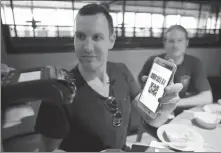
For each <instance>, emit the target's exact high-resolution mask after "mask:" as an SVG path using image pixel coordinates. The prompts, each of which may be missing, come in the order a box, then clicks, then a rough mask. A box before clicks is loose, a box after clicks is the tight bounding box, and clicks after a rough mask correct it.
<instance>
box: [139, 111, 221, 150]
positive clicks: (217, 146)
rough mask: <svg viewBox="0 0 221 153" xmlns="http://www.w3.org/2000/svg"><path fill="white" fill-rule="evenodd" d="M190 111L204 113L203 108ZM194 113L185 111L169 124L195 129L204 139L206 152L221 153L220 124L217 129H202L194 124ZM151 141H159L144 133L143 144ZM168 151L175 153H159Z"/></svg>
mask: <svg viewBox="0 0 221 153" xmlns="http://www.w3.org/2000/svg"><path fill="white" fill-rule="evenodd" d="M190 110H191V111H193V112H200V111H203V110H202V107H195V108H192V109H190ZM193 112H185V111H184V112H183V113H181V114H179V115H178V116H176V117H175V118H174V119H172V120H171V121H170V123H169V124H184V125H186V126H188V127H190V128H192V129H194V130H195V131H197V132H199V133H200V134H201V135H202V137H203V138H204V149H206V150H207V149H209V150H211V151H216V152H220V151H221V124H219V125H218V126H217V127H216V128H215V129H202V128H200V127H198V126H197V125H195V124H194V123H193V122H192V119H193V115H194V113H193ZM147 130H148V129H147ZM151 141H157V139H156V138H154V137H153V136H151V135H149V134H148V133H147V132H145V133H143V135H142V139H141V143H145V144H150V142H151ZM206 150H200V152H203V151H206ZM168 151H170V152H171V151H172V152H174V151H173V150H171V149H169V148H165V149H159V150H158V152H168ZM147 152H148V150H147Z"/></svg>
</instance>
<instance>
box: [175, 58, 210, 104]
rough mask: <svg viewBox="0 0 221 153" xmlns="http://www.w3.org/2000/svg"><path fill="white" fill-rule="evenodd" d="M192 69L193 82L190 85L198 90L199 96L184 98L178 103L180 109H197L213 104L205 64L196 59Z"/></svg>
mask: <svg viewBox="0 0 221 153" xmlns="http://www.w3.org/2000/svg"><path fill="white" fill-rule="evenodd" d="M192 67H193V69H192V80H191V82H190V83H192V85H193V87H194V88H195V89H196V90H197V94H196V95H193V96H190V97H187V98H182V99H181V100H180V102H179V103H178V106H177V107H178V108H183V107H186V108H188V107H195V106H200V105H205V104H210V103H212V102H213V96H212V92H211V87H210V84H209V81H208V79H207V74H206V71H205V69H204V66H203V63H202V62H201V61H200V60H199V59H198V58H194V59H193V64H192Z"/></svg>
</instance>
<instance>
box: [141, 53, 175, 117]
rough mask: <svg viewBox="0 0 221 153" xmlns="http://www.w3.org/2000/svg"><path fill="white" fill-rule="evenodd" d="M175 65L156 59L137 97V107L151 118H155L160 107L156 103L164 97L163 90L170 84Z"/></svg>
mask: <svg viewBox="0 0 221 153" xmlns="http://www.w3.org/2000/svg"><path fill="white" fill-rule="evenodd" d="M176 69H177V67H176V65H175V64H174V63H172V62H170V61H167V60H164V59H162V58H159V57H156V58H155V59H154V61H153V64H152V67H151V70H150V72H149V74H148V78H147V81H146V83H145V86H144V89H143V91H142V93H141V95H140V97H139V102H138V103H137V105H138V107H139V108H141V110H143V111H144V112H145V113H146V114H148V115H149V116H150V117H151V118H155V117H156V116H157V112H158V109H159V106H160V103H159V101H158V99H159V98H161V97H162V96H163V95H164V88H165V87H166V86H168V85H169V84H171V82H172V80H173V76H174V74H175V72H176Z"/></svg>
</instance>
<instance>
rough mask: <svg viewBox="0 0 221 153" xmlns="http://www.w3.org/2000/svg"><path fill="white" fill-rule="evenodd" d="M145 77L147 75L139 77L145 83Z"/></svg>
mask: <svg viewBox="0 0 221 153" xmlns="http://www.w3.org/2000/svg"><path fill="white" fill-rule="evenodd" d="M147 78H148V76H146V75H144V76H142V78H141V80H142V82H143V83H145V82H146V81H147Z"/></svg>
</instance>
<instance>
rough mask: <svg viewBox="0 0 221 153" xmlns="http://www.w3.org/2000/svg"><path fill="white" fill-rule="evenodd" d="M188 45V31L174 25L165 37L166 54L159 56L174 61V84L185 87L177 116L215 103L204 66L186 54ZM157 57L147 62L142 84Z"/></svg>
mask: <svg viewBox="0 0 221 153" xmlns="http://www.w3.org/2000/svg"><path fill="white" fill-rule="evenodd" d="M188 44H189V39H188V33H187V31H186V29H185V28H184V27H182V26H180V25H173V26H171V27H169V28H168V29H167V30H166V32H165V35H164V47H165V50H166V54H161V55H158V56H159V57H161V58H164V59H173V61H174V63H175V64H176V65H177V71H176V73H175V77H174V82H175V83H177V82H180V83H182V84H183V86H184V87H183V89H182V91H181V92H180V93H179V96H180V97H181V100H180V102H179V103H178V105H177V108H176V110H175V114H179V113H180V112H181V111H182V110H184V109H188V108H191V107H195V106H200V105H205V104H209V103H211V102H212V101H213V99H212V93H211V88H210V85H209V82H208V80H207V76H206V72H205V71H204V69H203V64H202V63H201V61H200V60H199V59H198V58H196V57H193V56H190V55H187V54H185V53H186V50H187V47H188ZM155 57H156V56H152V57H150V58H149V59H148V60H147V61H146V62H145V64H144V66H143V68H142V69H141V72H140V73H139V76H138V80H139V81H140V82H141V78H142V76H143V75H148V73H149V71H150V68H151V65H152V62H153V60H154V58H155Z"/></svg>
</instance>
